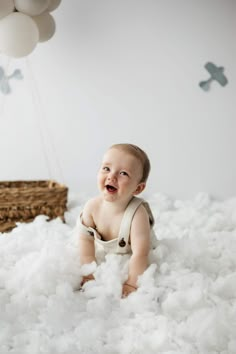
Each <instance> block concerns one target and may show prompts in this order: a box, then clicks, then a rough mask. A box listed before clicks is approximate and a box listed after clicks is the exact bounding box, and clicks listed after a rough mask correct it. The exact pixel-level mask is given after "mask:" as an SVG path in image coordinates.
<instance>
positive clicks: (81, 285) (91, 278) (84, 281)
mask: <svg viewBox="0 0 236 354" xmlns="http://www.w3.org/2000/svg"><path fill="white" fill-rule="evenodd" d="M90 280H94V276H93V274H89V275H84V276H83V278H82V280H81V283H80V291H81V290H83V289H82V288H83V286H84V284H85V283H87V282H88V281H90Z"/></svg>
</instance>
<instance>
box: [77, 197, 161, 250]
mask: <svg viewBox="0 0 236 354" xmlns="http://www.w3.org/2000/svg"><path fill="white" fill-rule="evenodd" d="M141 204H142V205H143V206H144V207H145V208H146V210H147V213H148V215H149V221H150V225H151V246H152V248H154V247H155V246H156V242H155V241H156V237H155V234H154V232H153V229H152V227H153V225H154V217H153V215H152V212H151V209H150V207H149V204H148V203H147V202H146V201H145V200H143V199H141V198H137V197H133V198H132V199H131V201H130V202H129V204H128V206H127V208H126V209H125V212H124V215H123V218H122V220H121V225H120V230H119V235H118V237H117V238H114V239H112V240H109V241H104V240H102V237H101V236H100V235H99V233H98V232H97V230H96V229H94V228H92V227H87V226H85V225H83V224H82V221H81V219H82V214H81V215H80V217H79V218H78V220H77V230H78V231H79V232H81V233H82V234H84V235H86V236H87V237H89V238H91V239H92V240H94V241H95V245H96V246H98V247H99V246H102V248H103V250H104V251H105V253H118V254H125V253H131V245H130V243H129V237H130V229H131V223H132V219H133V216H134V214H135V212H136V210H137V209H138V207H139V206H140V205H141Z"/></svg>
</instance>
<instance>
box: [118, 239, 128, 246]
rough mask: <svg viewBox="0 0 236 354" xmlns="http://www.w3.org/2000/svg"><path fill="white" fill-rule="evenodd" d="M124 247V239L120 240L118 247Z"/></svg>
mask: <svg viewBox="0 0 236 354" xmlns="http://www.w3.org/2000/svg"><path fill="white" fill-rule="evenodd" d="M125 245H126V242H125V240H124V238H122V239H121V240H120V242H119V246H120V247H125Z"/></svg>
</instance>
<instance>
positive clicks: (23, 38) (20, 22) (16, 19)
mask: <svg viewBox="0 0 236 354" xmlns="http://www.w3.org/2000/svg"><path fill="white" fill-rule="evenodd" d="M38 40H39V30H38V27H37V25H36V23H35V21H34V20H33V19H32V18H31V17H29V16H27V15H25V14H22V13H20V12H13V13H12V14H10V15H8V16H6V17H4V18H3V19H2V20H1V21H0V51H1V52H3V53H4V54H6V55H8V56H10V57H14V58H20V57H24V56H26V55H28V54H30V53H31V52H32V51H33V50H34V48H35V47H36V45H37V43H38Z"/></svg>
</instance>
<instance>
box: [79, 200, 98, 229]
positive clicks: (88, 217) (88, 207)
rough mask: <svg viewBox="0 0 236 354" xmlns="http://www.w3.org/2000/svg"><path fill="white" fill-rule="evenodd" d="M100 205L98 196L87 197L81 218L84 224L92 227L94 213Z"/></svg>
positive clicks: (93, 224)
mask: <svg viewBox="0 0 236 354" xmlns="http://www.w3.org/2000/svg"><path fill="white" fill-rule="evenodd" d="M99 205H100V199H99V197H94V198H91V199H89V200H88V201H87V202H86V204H85V205H84V208H83V213H82V220H83V224H84V225H86V226H91V227H94V226H95V223H94V214H95V212H96V210H97V209H98V207H99Z"/></svg>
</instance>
